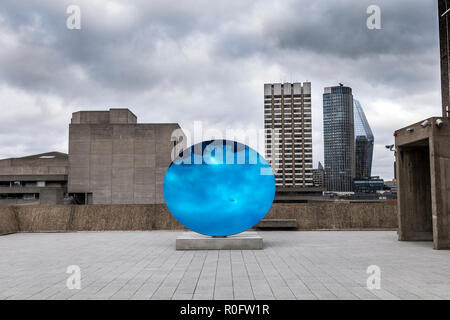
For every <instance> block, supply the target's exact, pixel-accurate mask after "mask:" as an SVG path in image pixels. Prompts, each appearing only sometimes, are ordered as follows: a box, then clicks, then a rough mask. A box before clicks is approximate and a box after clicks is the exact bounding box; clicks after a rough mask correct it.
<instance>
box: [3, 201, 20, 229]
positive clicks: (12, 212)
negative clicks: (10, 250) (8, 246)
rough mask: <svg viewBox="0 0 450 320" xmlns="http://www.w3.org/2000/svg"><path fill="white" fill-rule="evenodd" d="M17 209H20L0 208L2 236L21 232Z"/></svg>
mask: <svg viewBox="0 0 450 320" xmlns="http://www.w3.org/2000/svg"><path fill="white" fill-rule="evenodd" d="M17 208H19V207H12V206H10V207H0V235H4V234H9V233H16V232H19V221H18V218H17V215H16V209H17Z"/></svg>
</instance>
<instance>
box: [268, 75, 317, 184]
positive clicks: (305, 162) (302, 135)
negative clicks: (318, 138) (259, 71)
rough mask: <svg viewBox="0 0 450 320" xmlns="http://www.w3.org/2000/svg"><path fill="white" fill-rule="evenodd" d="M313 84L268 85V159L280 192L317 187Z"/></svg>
mask: <svg viewBox="0 0 450 320" xmlns="http://www.w3.org/2000/svg"><path fill="white" fill-rule="evenodd" d="M311 120H312V119H311V83H310V82H304V83H303V84H302V83H284V84H281V83H267V84H264V129H265V132H266V133H265V135H266V145H265V147H266V157H267V159H268V161H269V163H270V164H271V165H272V168H274V171H275V181H276V185H277V190H278V189H279V188H282V189H287V190H293V189H305V188H311V187H313V177H312V174H313V173H312V122H311Z"/></svg>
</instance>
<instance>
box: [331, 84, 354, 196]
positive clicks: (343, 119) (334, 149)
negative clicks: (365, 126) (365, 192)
mask: <svg viewBox="0 0 450 320" xmlns="http://www.w3.org/2000/svg"><path fill="white" fill-rule="evenodd" d="M323 133H324V157H325V187H326V189H327V190H328V191H337V192H351V191H353V179H354V178H355V138H354V116H353V95H352V88H350V87H344V86H343V85H342V84H341V85H339V86H336V87H329V88H325V91H324V94H323Z"/></svg>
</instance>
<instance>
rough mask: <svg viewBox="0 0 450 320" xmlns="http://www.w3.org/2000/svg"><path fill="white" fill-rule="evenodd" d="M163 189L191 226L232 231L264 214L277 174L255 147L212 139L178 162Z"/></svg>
mask: <svg viewBox="0 0 450 320" xmlns="http://www.w3.org/2000/svg"><path fill="white" fill-rule="evenodd" d="M163 192H164V198H165V201H166V204H167V207H168V208H169V210H170V212H171V213H172V215H173V216H174V217H175V218H176V219H177V220H178V221H179V222H180V223H181V224H183V225H184V226H185V227H187V228H189V229H191V230H193V231H195V232H198V233H201V234H205V235H209V236H228V235H232V234H237V233H240V232H243V231H245V230H247V229H249V228H251V227H253V226H254V225H256V224H257V223H258V222H259V221H260V220H261V219H262V218H264V216H265V215H266V214H267V212H268V211H269V210H270V207H271V206H272V202H273V200H274V198H275V178H274V175H273V172H272V169H271V167H270V165H269V164H268V163H267V161H266V160H265V159H264V158H263V157H262V156H261V155H259V153H258V152H256V151H255V150H253V149H252V148H250V147H248V146H246V145H244V144H241V143H238V142H234V141H229V140H212V141H204V142H201V143H199V144H196V145H193V146H191V147H190V148H188V149H186V150H184V151H183V152H182V153H181V154H180V155H179V157H178V158H176V159H175V160H174V161H173V162H172V164H171V165H170V166H169V168H168V169H167V172H166V175H165V177H164V185H163Z"/></svg>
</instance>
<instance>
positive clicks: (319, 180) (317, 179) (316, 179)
mask: <svg viewBox="0 0 450 320" xmlns="http://www.w3.org/2000/svg"><path fill="white" fill-rule="evenodd" d="M313 183H314V187H317V188H323V187H324V186H325V169H324V168H323V166H322V164H321V163H320V161H319V165H318V166H317V169H314V170H313Z"/></svg>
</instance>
